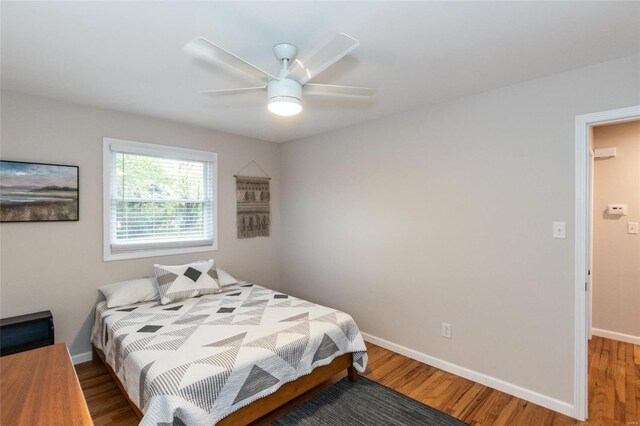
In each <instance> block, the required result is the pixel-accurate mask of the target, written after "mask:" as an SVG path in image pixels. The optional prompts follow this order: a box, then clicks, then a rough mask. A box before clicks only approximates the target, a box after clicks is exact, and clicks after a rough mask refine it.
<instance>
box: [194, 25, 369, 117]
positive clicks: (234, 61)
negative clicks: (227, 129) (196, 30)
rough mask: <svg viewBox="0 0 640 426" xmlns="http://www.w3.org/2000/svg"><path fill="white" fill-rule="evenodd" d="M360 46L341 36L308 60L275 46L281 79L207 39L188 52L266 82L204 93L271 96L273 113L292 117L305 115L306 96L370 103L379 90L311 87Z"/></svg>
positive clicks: (284, 45) (281, 45)
mask: <svg viewBox="0 0 640 426" xmlns="http://www.w3.org/2000/svg"><path fill="white" fill-rule="evenodd" d="M359 44H360V42H359V41H358V40H356V39H355V38H353V37H351V36H349V35H347V34H344V33H340V34H338V35H337V36H336V37H335V38H334V39H333V40H331V41H330V42H329V43H327V44H325V45H323V46H321V47H320V48H318V49H316V50H315V51H314V52H313V53H311V54H310V55H309V56H308V57H307V58H306V59H304V60H300V59H296V55H297V54H298V48H297V47H296V46H294V45H292V44H289V43H279V44H276V45H275V46H273V53H274V54H275V56H276V58H278V61H280V62H281V63H282V69H281V70H280V73H279V74H278V76H277V77H275V76H273V75H271V74H269V73H268V72H266V71H263V70H261V69H260V68H258V67H256V66H255V65H252V64H250V63H249V62H247V61H245V60H243V59H240V58H239V57H237V56H235V55H234V54H233V53H230V52H228V51H226V50H225V49H223V48H222V47H220V46H218V45H216V44H214V43H212V42H210V41H209V40H207V39H205V38H203V37H197V38H195V39H193V40H191V41H190V42H189V43H187V45H186V46H185V50H186V51H187V52H189V53H190V54H191V55H193V56H195V57H196V58H198V59H201V60H204V61H207V62H214V63H222V64H225V65H228V66H230V67H232V68H234V69H236V70H239V71H242V72H244V73H246V74H248V75H251V76H253V77H257V78H258V79H260V80H262V81H263V82H264V85H263V86H258V87H244V88H240V89H228V90H211V91H205V92H201V93H202V94H205V95H209V96H227V95H244V94H249V93H261V92H265V91H266V92H267V99H268V104H267V107H268V109H269V111H271V112H272V113H274V114H277V115H284V116H290V115H295V114H298V113H299V112H300V111H302V96H303V95H309V96H333V97H347V98H360V99H369V98H371V96H373V94H374V93H375V91H376V89H372V88H369V87H353V86H336V85H331V84H317V83H309V81H310V80H311V79H313V78H315V77H316V76H317V75H318V74H320V73H321V72H322V71H324V70H326V69H327V68H329V67H330V66H331V65H333V64H335V63H336V62H338V61H339V60H340V59H342V58H343V57H345V56H346V55H347V54H349V52H351V51H352V50H353V49H355V48H356V47H358V45H359Z"/></svg>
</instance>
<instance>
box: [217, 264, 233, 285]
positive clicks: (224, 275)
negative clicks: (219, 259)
mask: <svg viewBox="0 0 640 426" xmlns="http://www.w3.org/2000/svg"><path fill="white" fill-rule="evenodd" d="M216 270H217V271H218V283H219V284H220V287H225V286H228V285H231V284H236V283H237V282H239V281H238V280H236V279H235V278H233V277H232V276H231V275H229V273H228V272H225V271H223V270H222V268H216Z"/></svg>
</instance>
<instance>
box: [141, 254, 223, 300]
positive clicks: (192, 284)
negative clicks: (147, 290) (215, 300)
mask: <svg viewBox="0 0 640 426" xmlns="http://www.w3.org/2000/svg"><path fill="white" fill-rule="evenodd" d="M153 267H154V270H155V273H156V278H157V279H158V289H159V291H160V303H161V304H163V305H166V304H167V303H172V302H177V301H179V300H183V299H188V298H190V297H195V296H202V295H203V294H213V293H217V292H218V291H219V290H220V285H219V284H218V273H217V271H216V268H214V266H213V260H208V261H199V262H193V263H188V264H186V265H153Z"/></svg>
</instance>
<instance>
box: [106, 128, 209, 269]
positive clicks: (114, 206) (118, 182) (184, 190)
mask: <svg viewBox="0 0 640 426" xmlns="http://www.w3.org/2000/svg"><path fill="white" fill-rule="evenodd" d="M103 156H104V158H103V162H104V164H103V167H104V178H103V179H104V183H103V185H104V188H103V191H104V194H103V195H104V219H103V220H104V260H117V259H130V258H136V257H149V256H161V255H167V254H179V253H191V252H197V251H209V250H216V249H217V226H216V223H217V215H216V185H217V178H216V160H217V155H216V154H215V153H213V152H205V151H195V150H191V149H182V148H174V147H169V146H164V145H152V144H147V143H140V142H130V141H123V140H117V139H108V138H105V139H104V152H103Z"/></svg>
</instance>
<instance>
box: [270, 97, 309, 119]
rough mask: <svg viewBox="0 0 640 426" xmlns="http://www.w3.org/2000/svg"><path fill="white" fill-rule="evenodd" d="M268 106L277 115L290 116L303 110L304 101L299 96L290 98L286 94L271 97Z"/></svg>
mask: <svg viewBox="0 0 640 426" xmlns="http://www.w3.org/2000/svg"><path fill="white" fill-rule="evenodd" d="M267 108H268V109H269V111H271V112H272V113H274V114H276V115H280V116H283V117H290V116H292V115H296V114H299V113H300V112H301V111H302V101H300V99H297V98H290V97H286V96H282V97H275V98H271V99H269V103H268V104H267Z"/></svg>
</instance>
